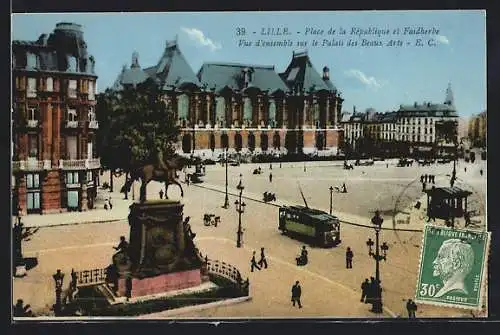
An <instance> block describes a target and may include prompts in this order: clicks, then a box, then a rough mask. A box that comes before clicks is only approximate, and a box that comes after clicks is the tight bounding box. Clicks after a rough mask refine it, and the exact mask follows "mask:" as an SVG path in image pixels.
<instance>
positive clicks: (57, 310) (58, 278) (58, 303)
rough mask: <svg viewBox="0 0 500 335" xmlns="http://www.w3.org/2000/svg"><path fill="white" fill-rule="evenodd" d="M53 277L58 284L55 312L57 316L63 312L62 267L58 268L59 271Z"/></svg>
mask: <svg viewBox="0 0 500 335" xmlns="http://www.w3.org/2000/svg"><path fill="white" fill-rule="evenodd" d="M52 278H54V283H55V285H56V304H55V305H54V312H55V314H56V316H57V315H59V314H60V313H61V293H62V286H63V280H64V273H62V272H61V270H60V269H57V272H56V273H55V274H54V275H52Z"/></svg>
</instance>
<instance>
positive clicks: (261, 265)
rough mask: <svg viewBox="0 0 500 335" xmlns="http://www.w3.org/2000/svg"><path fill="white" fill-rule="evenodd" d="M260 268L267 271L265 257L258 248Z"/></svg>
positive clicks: (262, 251) (261, 249)
mask: <svg viewBox="0 0 500 335" xmlns="http://www.w3.org/2000/svg"><path fill="white" fill-rule="evenodd" d="M258 264H259V265H260V267H261V268H262V267H264V269H267V260H266V255H265V254H264V248H260V260H259V263H258Z"/></svg>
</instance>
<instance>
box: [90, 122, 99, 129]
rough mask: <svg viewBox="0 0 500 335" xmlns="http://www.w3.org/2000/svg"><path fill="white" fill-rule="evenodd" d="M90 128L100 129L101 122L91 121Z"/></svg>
mask: <svg viewBox="0 0 500 335" xmlns="http://www.w3.org/2000/svg"><path fill="white" fill-rule="evenodd" d="M89 128H90V129H99V122H98V121H89Z"/></svg>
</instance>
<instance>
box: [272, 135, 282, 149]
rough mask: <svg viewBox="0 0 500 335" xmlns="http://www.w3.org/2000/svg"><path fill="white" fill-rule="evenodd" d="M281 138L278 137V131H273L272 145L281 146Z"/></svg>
mask: <svg viewBox="0 0 500 335" xmlns="http://www.w3.org/2000/svg"><path fill="white" fill-rule="evenodd" d="M280 142H281V138H280V134H279V133H278V132H275V133H274V136H273V147H274V149H279V148H280V147H281V143H280Z"/></svg>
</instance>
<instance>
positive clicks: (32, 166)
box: [12, 159, 52, 172]
mask: <svg viewBox="0 0 500 335" xmlns="http://www.w3.org/2000/svg"><path fill="white" fill-rule="evenodd" d="M51 168H52V164H51V161H50V159H47V160H43V161H38V160H31V159H30V160H22V161H13V162H12V171H13V172H16V171H43V170H50V169H51Z"/></svg>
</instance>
